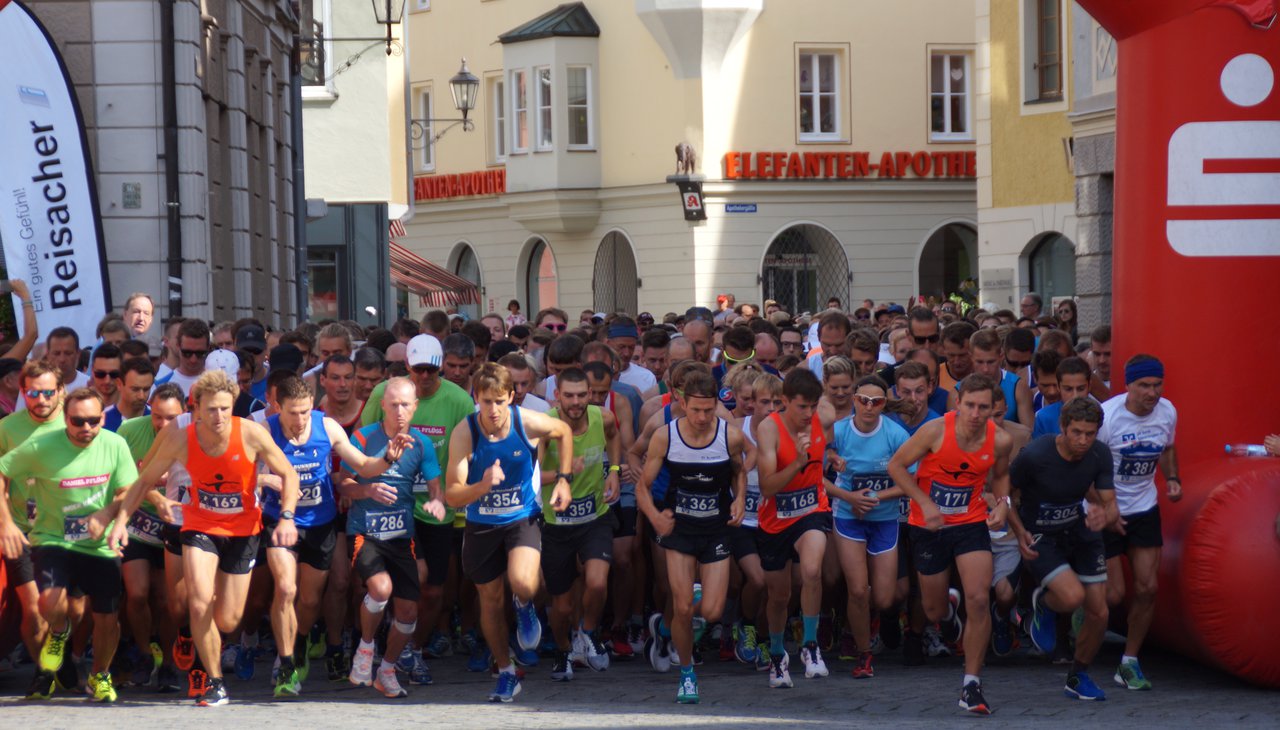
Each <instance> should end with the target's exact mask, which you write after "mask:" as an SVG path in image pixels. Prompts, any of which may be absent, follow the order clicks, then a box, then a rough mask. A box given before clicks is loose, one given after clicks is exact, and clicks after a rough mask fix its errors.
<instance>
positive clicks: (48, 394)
mask: <svg viewBox="0 0 1280 730" xmlns="http://www.w3.org/2000/svg"><path fill="white" fill-rule="evenodd" d="M57 394H58V391H56V390H28V391H27V393H26V395H27V397H28V398H30V399H31V400H35V399H37V398H39V397H41V396H44V397H45V398H52V397H53V396H55V395H57Z"/></svg>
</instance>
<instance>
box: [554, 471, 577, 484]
mask: <svg viewBox="0 0 1280 730" xmlns="http://www.w3.org/2000/svg"><path fill="white" fill-rule="evenodd" d="M561 479H563V480H565V481H566V482H568V483H570V484H573V475H572V474H567V473H565V472H562V471H558V472H556V481H557V482H558V481H560V480H561Z"/></svg>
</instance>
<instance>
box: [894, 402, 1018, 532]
mask: <svg viewBox="0 0 1280 730" xmlns="http://www.w3.org/2000/svg"><path fill="white" fill-rule="evenodd" d="M944 418H945V419H946V420H945V421H944V426H943V431H942V448H941V449H939V450H938V451H936V452H932V453H929V454H926V455H925V457H924V458H923V459H921V460H920V466H919V468H917V469H916V482H917V483H918V484H919V485H920V489H921V490H922V491H924V493H925V494H927V495H929V498H930V499H932V500H933V502H934V504H936V505H938V509H939V510H940V511H941V512H942V520H943V525H944V526H948V527H949V526H951V525H968V524H972V523H974V522H984V521H986V519H987V502H986V500H984V499H983V498H982V490H983V488H984V487H986V484H987V472H989V471H990V470H991V467H992V465H994V464H995V462H996V456H995V454H996V424H995V421H987V433H986V438H984V439H983V441H982V446H981V447H980V448H979V449H978V450H977V451H962V450H961V449H960V444H959V443H958V442H957V441H956V413H955V411H951V412H949V413H947V415H946V416H945V417H944ZM907 522H908V523H909V524H912V525H915V526H917V527H924V513H923V512H921V511H920V505H918V504H916V503H915V502H914V501H912V502H911V516H910V517H909V518H908V519H907Z"/></svg>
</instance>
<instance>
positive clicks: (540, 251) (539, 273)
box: [524, 238, 560, 319]
mask: <svg viewBox="0 0 1280 730" xmlns="http://www.w3.org/2000/svg"><path fill="white" fill-rule="evenodd" d="M528 261H529V262H528V264H527V265H526V266H525V273H524V285H525V295H524V296H525V300H526V301H527V303H528V308H527V311H528V316H529V318H530V319H532V318H533V316H534V315H535V314H537V312H538V310H540V309H543V308H545V307H555V306H559V300H560V285H559V283H558V281H557V279H556V255H555V252H553V251H552V250H551V247H550V246H548V245H547V242H546V241H545V240H543V239H541V238H536V239H534V240H533V247H532V248H531V249H530V250H529V260H528Z"/></svg>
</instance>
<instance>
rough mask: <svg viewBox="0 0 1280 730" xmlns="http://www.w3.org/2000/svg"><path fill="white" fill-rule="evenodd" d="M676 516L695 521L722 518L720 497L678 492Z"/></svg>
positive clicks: (680, 490) (717, 495) (679, 490)
mask: <svg viewBox="0 0 1280 730" xmlns="http://www.w3.org/2000/svg"><path fill="white" fill-rule="evenodd" d="M676 514H678V515H683V516H685V517H689V518H692V519H695V520H705V519H710V518H712V517H719V516H720V495H719V494H700V493H697V492H686V491H685V490H683V489H677V490H676Z"/></svg>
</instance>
